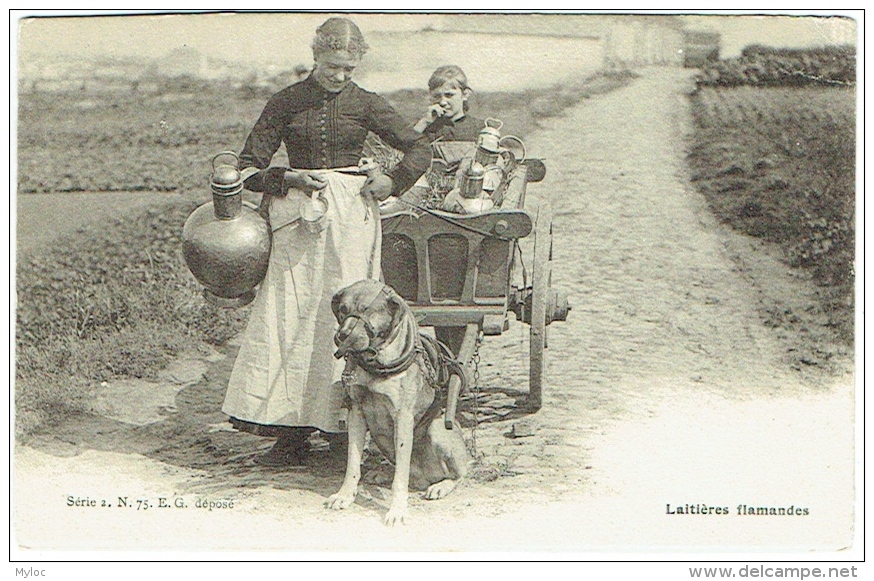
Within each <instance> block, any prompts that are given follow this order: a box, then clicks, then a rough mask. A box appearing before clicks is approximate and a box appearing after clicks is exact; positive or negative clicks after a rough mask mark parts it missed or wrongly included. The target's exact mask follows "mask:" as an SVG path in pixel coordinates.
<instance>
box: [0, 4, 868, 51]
mask: <svg viewBox="0 0 874 581" xmlns="http://www.w3.org/2000/svg"><path fill="white" fill-rule="evenodd" d="M25 14H26V13H25ZM445 18H446V16H445V15H436V14H392V15H390V16H388V17H386V16H385V15H381V14H356V15H355V16H354V20H355V21H356V23H357V24H358V25H359V26H360V27H361V29H362V31H363V32H364V34H365V36H367V34H368V32H373V31H390V30H419V29H422V28H424V27H426V26H437V27H439V26H440V25H441V24H443V23H444V19H445ZM324 19H325V14H321V13H309V14H307V13H297V14H277V13H274V14H264V13H250V14H228V13H225V14H199V15H191V14H188V15H178V14H177V15H143V16H90V17H87V18H37V19H24V20H19V21H18V22H19V28H18V31H19V43H18V51H19V53H20V54H21V55H27V54H30V53H31V51H34V52H36V53H43V54H45V53H50V54H67V55H80V56H144V57H160V56H163V55H165V54H167V53H169V52H170V51H171V50H173V49H175V48H180V47H191V48H195V49H197V50H200V51H201V52H204V53H206V54H209V55H211V56H215V57H218V58H222V59H226V60H234V61H246V60H250V59H251V60H253V61H258V62H264V61H276V60H279V61H287V62H300V61H306V60H308V59H309V58H310V54H309V53H310V50H309V45H310V42H311V40H312V35H313V33H314V31H315V28H316V27H317V26H318V25H319V24H320V23H321V22H322V21H324ZM686 20H687V21H688V23H689V26H690V27H693V28H701V29H712V30H716V31H718V32H720V33H721V34H722V47H723V56H735V55H737V54H739V52H740V50H741V49H742V48H743V47H744V46H746V45H748V44H754V43H755V44H769V45H772V46H790V47H793V46H807V45H811V44H819V45H821V44H836V43H837V44H840V43H847V42H854V41H855V39H856V26H855V23H854V22H853V21H852V20H849V19H846V18H844V19H841V18H819V17H811V16H803V17H802V16H793V17H785V16H782V17H776V16H764V17H762V16H750V15H745V16H724V15H723V16H713V15H711V16H690V17H686ZM12 26H15V20H14V19H13V23H12ZM264 39H269V42H264Z"/></svg>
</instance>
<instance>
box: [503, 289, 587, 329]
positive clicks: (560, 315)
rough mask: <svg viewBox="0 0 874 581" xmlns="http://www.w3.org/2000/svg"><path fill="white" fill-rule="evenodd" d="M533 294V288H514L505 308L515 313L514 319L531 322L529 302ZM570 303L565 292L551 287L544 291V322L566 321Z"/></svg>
mask: <svg viewBox="0 0 874 581" xmlns="http://www.w3.org/2000/svg"><path fill="white" fill-rule="evenodd" d="M533 296H534V293H533V289H532V288H531V287H526V288H522V289H517V288H514V289H513V292H511V293H510V296H509V297H508V299H507V310H509V311H513V312H514V313H516V320H517V321H522V322H523V323H527V324H529V325H530V324H531V303H532V297H533ZM570 310H571V305H570V303H569V302H568V297H567V294H565V293H563V292H560V291H557V290H555V289H553V288H550V289H547V292H546V324H547V325H549V324H550V323H552V322H553V321H567V316H568V312H569V311H570Z"/></svg>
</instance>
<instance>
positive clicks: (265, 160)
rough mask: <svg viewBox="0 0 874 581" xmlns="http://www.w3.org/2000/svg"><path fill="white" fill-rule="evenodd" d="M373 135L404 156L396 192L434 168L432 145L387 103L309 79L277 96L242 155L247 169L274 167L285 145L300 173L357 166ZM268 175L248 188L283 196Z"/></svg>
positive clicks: (355, 89)
mask: <svg viewBox="0 0 874 581" xmlns="http://www.w3.org/2000/svg"><path fill="white" fill-rule="evenodd" d="M370 131H372V132H373V133H375V134H377V135H378V136H379V137H380V138H382V140H383V141H385V142H386V143H388V144H389V145H391V146H392V147H394V148H395V149H398V150H400V151H402V152H403V153H404V157H403V160H402V161H401V162H400V163H399V164H398V165H397V166H396V167H395V168H394V169H393V170H392V171H390V172H389V175H390V176H391V177H392V180H393V183H394V188H393V191H392V193H393V194H395V195H397V194H400V193H402V192H404V191H406V190H407V189H408V188H409V187H410V186H412V185H413V183H415V181H416V180H417V179H418V177H419V176H420V175H422V174H423V173H424V172H425V170H426V169H428V166H429V165H430V162H431V152H430V148H429V146H428V141H427V139H426V138H425V137H424V136H422V135H420V134H419V133H416V132H415V131H413V130H412V128H411V127H410V126H409V125H408V124H407V123H406V121H404V119H403V118H401V117H400V115H398V114H397V113H396V112H395V110H394V109H393V108H392V107H391V105H389V104H388V102H387V101H386V100H385V99H383V98H382V97H380V96H379V95H377V94H375V93H371V92H370V91H366V90H364V89H362V88H361V87H359V86H358V85H356V84H355V83H349V84H348V85H347V86H346V87H345V88H344V89H343V90H342V91H340V92H339V93H330V92H328V91H325V90H324V89H323V88H322V87H321V85H319V84H318V83H317V82H316V81H315V79H313V78H312V77H308V78H307V79H305V80H303V81H301V82H299V83H296V84H294V85H291V86H290V87H287V88H285V89H283V90H282V91H280V92H279V93H277V94H275V95H274V96H273V97H271V98H270V100H269V101H268V102H267V105H266V106H265V107H264V111H263V112H262V113H261V116H260V117H259V118H258V121H257V122H256V123H255V126H254V128H253V129H252V132H251V133H250V134H249V136H248V138H247V139H246V144H245V146H244V148H243V151H242V152H241V154H240V163H241V167H252V166H253V167H257V168H260V169H264V168H266V167H268V166H269V165H270V161H271V159H272V158H273V154H274V153H276V151H277V150H278V149H279V146H280V145H281V144H282V143H285V147H286V150H287V152H288V159H289V164H290V166H291V167H292V168H295V169H318V168H326V169H330V168H339V167H348V166H355V165H358V161H359V159H361V156H362V153H363V149H364V141H365V139H366V138H367V134H368V132H370ZM263 174H264V172H262V174H257V175H256V176H253V177H252V178H251V179H250V180H249V181H247V182H246V187H247V188H249V189H251V190H253V191H270V192H271V193H277V192H273V191H272V190H273V189H277V188H276V186H278V183H275V184H272V183H267V182H269V181H271V180H269V179H268V180H265V179H264V177H265V176H264V175H263ZM280 177H281V176H280ZM274 181H275V180H274Z"/></svg>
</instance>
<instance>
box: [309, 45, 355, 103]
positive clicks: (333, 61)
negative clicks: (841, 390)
mask: <svg viewBox="0 0 874 581" xmlns="http://www.w3.org/2000/svg"><path fill="white" fill-rule="evenodd" d="M315 61H316V68H315V70H314V71H313V77H314V78H315V79H316V82H317V83H319V84H320V85H321V86H322V87H323V88H324V89H325V90H326V91H329V92H331V93H339V92H340V91H342V90H343V89H344V88H345V87H346V85H348V84H349V83H350V82H352V73H353V72H355V67H357V66H358V65H359V64H360V63H361V57H360V56H358V55H353V54H352V53H350V52H347V51H345V50H333V51H329V52H320V53H318V54H316V55H315Z"/></svg>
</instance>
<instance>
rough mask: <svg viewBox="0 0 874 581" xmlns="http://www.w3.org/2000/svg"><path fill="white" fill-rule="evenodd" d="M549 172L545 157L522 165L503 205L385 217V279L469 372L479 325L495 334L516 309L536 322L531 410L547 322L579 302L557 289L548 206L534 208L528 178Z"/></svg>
mask: <svg viewBox="0 0 874 581" xmlns="http://www.w3.org/2000/svg"><path fill="white" fill-rule="evenodd" d="M545 171H546V170H545V167H544V165H543V163H542V162H541V161H540V160H527V161H523V162H522V163H520V164H519V165H518V166H517V167H516V168H515V169H513V170H512V171H511V172H510V173H509V174H508V176H507V181H506V184H505V189H504V190H503V192H502V199H501V204H500V207H496V209H493V210H491V211H488V212H484V213H481V214H475V215H462V214H454V213H448V212H443V211H440V210H433V209H426V208H422V207H421V206H413V205H412V204H406V207H401V208H400V209H399V210H398V211H395V212H392V213H389V214H385V215H383V217H382V232H383V239H382V268H383V276H384V278H385V282H386V283H387V284H389V285H391V286H392V287H393V288H394V289H395V290H396V291H397V292H398V293H399V294H400V295H401V296H402V297H404V299H406V300H407V302H408V303H409V304H410V306H411V307H412V309H413V311H414V312H415V314H416V316H417V319H418V321H419V325H420V326H431V327H434V330H435V333H436V336H437V338H438V339H439V340H441V341H443V342H444V343H445V344H446V345H447V346H449V347H450V348H451V349H452V351H453V353H454V354H455V356H456V358H457V359H458V360H459V361H460V362H461V363H463V364H464V366H465V370H466V373H467V374H468V379H470V373H471V371H470V369H469V365H470V361H471V358H472V356H473V354H474V351H475V349H476V345H477V341H478V340H479V337H480V332H482V334H483V335H485V336H490V335H500V334H501V333H502V332H504V331H506V330H508V328H509V319H508V317H509V313H510V312H512V313H514V314H515V316H516V318H517V319H518V320H521V321H523V322H525V323H527V324H529V325H530V339H531V340H530V349H529V351H530V360H529V397H528V400H527V406H526V407H527V408H528V409H529V410H531V411H536V410H538V409H540V406H541V393H542V387H543V372H544V360H543V357H544V348H545V347H546V326H547V325H548V324H549V323H551V322H552V321H556V320H562V321H563V320H565V318H566V317H567V312H568V310H569V308H570V307H569V306H568V304H567V300H566V299H565V298H563V297H562V296H561V295H559V293H557V292H555V291H553V290H552V289H551V274H550V273H551V261H552V217H551V214H550V211H549V206H548V205H547V204H544V203H540V204H539V205H538V207H537V209H536V210H535V211H534V212H529V211H528V210H526V209H525V194H526V189H527V184H528V183H529V182H539V181H540V180H542V179H543V177H544V175H545ZM402 200H403V198H402ZM402 206H403V204H402ZM525 237H531V238H529V240H531V242H532V244H533V252H531V251H529V252H528V253H527V254H528V256H529V258H527V259H524V260H523V255H522V249H521V248H520V244H519V240H520V239H522V238H525ZM468 383H470V382H468ZM460 385H461V381H460V380H459V379H457V378H454V377H453V381H452V382H451V383H450V386H449V393H448V399H447V413H446V418H447V428H450V429H451V418H453V417H454V416H455V410H456V405H457V398H458V395H459V389H460Z"/></svg>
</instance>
